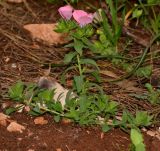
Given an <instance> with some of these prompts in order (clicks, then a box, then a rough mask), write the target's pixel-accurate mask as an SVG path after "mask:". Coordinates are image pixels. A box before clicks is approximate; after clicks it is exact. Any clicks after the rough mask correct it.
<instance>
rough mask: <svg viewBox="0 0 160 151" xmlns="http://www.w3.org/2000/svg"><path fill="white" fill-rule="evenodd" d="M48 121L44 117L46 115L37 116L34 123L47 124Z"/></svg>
mask: <svg viewBox="0 0 160 151" xmlns="http://www.w3.org/2000/svg"><path fill="white" fill-rule="evenodd" d="M47 123H48V121H47V120H45V119H44V117H37V118H35V119H34V124H36V125H45V124H47Z"/></svg>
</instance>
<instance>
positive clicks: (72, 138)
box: [0, 113, 160, 151]
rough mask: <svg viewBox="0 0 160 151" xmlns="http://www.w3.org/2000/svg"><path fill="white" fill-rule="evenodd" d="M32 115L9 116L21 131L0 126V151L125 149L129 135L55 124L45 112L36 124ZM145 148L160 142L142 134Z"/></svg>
mask: <svg viewBox="0 0 160 151" xmlns="http://www.w3.org/2000/svg"><path fill="white" fill-rule="evenodd" d="M34 118H35V117H32V116H29V115H27V114H25V113H23V114H22V113H15V114H13V115H12V119H13V120H16V121H17V122H18V123H20V124H22V125H24V126H25V127H26V130H25V131H24V132H23V133H17V132H12V133H11V132H8V131H7V130H6V127H2V126H0V136H1V137H0V144H1V145H0V150H9V151H12V150H19V151H27V150H35V151H42V150H46V151H47V150H48V151H51V150H56V149H58V148H61V149H62V151H73V150H76V151H128V150H129V144H130V140H129V135H127V134H126V133H124V132H123V131H121V130H120V129H114V130H111V131H109V132H107V133H105V134H104V136H103V137H102V135H103V134H102V132H101V130H100V129H99V128H96V127H94V128H91V127H90V128H83V127H80V126H77V125H74V124H63V123H58V124H57V123H54V121H53V117H52V116H50V115H44V118H45V119H47V120H48V121H49V123H48V124H46V125H35V124H34ZM145 143H146V144H147V151H159V150H158V146H160V142H159V143H158V141H157V140H155V139H153V138H152V137H150V136H146V137H145Z"/></svg>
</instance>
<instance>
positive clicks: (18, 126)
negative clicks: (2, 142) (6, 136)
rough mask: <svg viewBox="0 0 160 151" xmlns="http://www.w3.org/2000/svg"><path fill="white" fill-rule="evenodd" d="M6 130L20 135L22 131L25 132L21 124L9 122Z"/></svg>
mask: <svg viewBox="0 0 160 151" xmlns="http://www.w3.org/2000/svg"><path fill="white" fill-rule="evenodd" d="M7 130H8V131H9V132H20V133H22V132H23V130H25V127H24V126H23V125H21V124H18V123H17V122H11V123H10V124H9V125H8V127H7Z"/></svg>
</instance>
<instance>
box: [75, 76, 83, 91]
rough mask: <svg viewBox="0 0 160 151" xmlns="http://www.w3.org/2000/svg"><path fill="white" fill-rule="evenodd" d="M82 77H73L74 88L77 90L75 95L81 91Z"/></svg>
mask: <svg viewBox="0 0 160 151" xmlns="http://www.w3.org/2000/svg"><path fill="white" fill-rule="evenodd" d="M83 79H84V77H83V76H74V86H75V88H76V90H77V93H80V92H81V91H82V90H83V85H84V80H83Z"/></svg>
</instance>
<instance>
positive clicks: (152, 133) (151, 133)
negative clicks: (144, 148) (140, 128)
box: [147, 131, 156, 137]
mask: <svg viewBox="0 0 160 151" xmlns="http://www.w3.org/2000/svg"><path fill="white" fill-rule="evenodd" d="M147 134H148V135H150V136H152V137H153V136H155V134H156V133H155V132H153V131H147Z"/></svg>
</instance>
